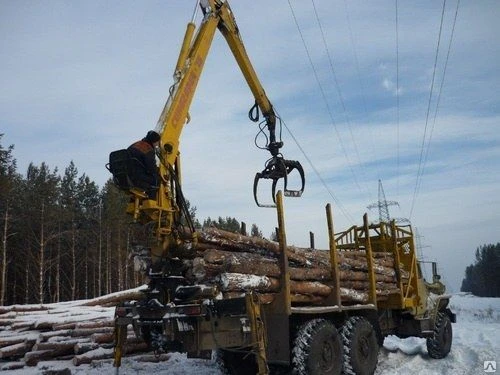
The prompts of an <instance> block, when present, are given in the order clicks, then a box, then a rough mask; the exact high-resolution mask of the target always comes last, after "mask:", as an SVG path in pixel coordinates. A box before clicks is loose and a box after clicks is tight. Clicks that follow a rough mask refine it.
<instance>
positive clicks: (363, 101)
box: [344, 0, 381, 191]
mask: <svg viewBox="0 0 500 375" xmlns="http://www.w3.org/2000/svg"><path fill="white" fill-rule="evenodd" d="M344 8H345V15H346V22H347V28H348V29H349V38H350V41H351V46H352V52H353V57H354V65H355V67H356V75H357V78H358V82H359V87H360V90H359V93H360V95H361V102H362V104H363V113H364V115H365V118H367V119H368V110H367V108H366V98H365V91H366V89H365V86H364V84H363V80H362V79H361V69H360V68H359V58H358V52H357V49H356V43H355V39H354V33H353V32H352V27H351V18H350V16H349V7H348V5H347V1H346V0H344ZM368 133H369V136H370V139H375V136H374V134H373V128H372V127H371V126H368ZM369 144H370V148H371V152H372V155H374V159H375V157H376V156H377V152H376V151H375V147H374V143H373V142H369ZM375 169H376V175H377V177H378V178H380V177H381V173H380V165H378V164H377V165H376V166H375ZM369 191H371V190H370V189H369Z"/></svg>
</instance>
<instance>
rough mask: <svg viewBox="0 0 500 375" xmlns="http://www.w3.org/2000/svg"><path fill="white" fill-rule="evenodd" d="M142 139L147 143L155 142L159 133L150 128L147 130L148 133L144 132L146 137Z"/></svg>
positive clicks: (158, 138) (158, 137)
mask: <svg viewBox="0 0 500 375" xmlns="http://www.w3.org/2000/svg"><path fill="white" fill-rule="evenodd" d="M144 139H145V140H146V141H147V142H149V143H155V142H158V141H159V140H160V135H159V134H158V133H157V132H155V131H154V130H150V131H148V134H146V138H144Z"/></svg>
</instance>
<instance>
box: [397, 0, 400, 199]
mask: <svg viewBox="0 0 500 375" xmlns="http://www.w3.org/2000/svg"><path fill="white" fill-rule="evenodd" d="M396 103H397V104H396V108H397V109H396V123H397V125H396V133H397V151H396V152H397V169H396V176H397V190H396V191H397V194H396V196H399V173H400V171H399V168H400V159H399V153H400V150H399V143H400V140H399V25H398V0H396Z"/></svg>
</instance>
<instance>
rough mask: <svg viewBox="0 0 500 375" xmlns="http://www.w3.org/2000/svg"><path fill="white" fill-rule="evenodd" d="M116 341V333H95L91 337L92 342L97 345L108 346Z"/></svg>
mask: <svg viewBox="0 0 500 375" xmlns="http://www.w3.org/2000/svg"><path fill="white" fill-rule="evenodd" d="M113 340H114V333H113V332H108V333H94V334H93V335H92V336H90V341H91V342H93V343H96V344H106V343H111V342H113Z"/></svg>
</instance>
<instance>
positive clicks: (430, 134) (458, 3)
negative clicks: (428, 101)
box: [419, 0, 460, 189]
mask: <svg viewBox="0 0 500 375" xmlns="http://www.w3.org/2000/svg"><path fill="white" fill-rule="evenodd" d="M459 7H460V0H458V1H457V7H456V9H455V17H454V20H453V26H452V29H451V35H450V42H449V43H448V52H447V53H446V60H445V63H444V68H443V77H442V79H441V84H440V86H439V92H438V96H437V101H436V109H435V111H434V119H433V122H432V126H431V130H430V132H429V139H428V141H427V147H426V150H425V157H424V163H423V166H422V175H423V174H424V170H425V166H426V164H427V158H428V156H429V149H430V144H431V140H432V134H433V132H434V127H435V125H436V118H437V114H438V109H439V104H440V102H441V93H442V91H443V85H444V80H445V77H446V69H447V67H448V61H449V58H450V52H451V45H452V42H453V36H454V34H455V25H456V23H457V16H458V8H459ZM421 182H422V180H420V183H421ZM419 189H420V185H419Z"/></svg>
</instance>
